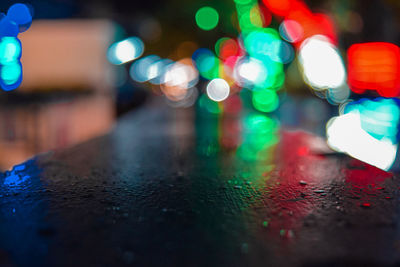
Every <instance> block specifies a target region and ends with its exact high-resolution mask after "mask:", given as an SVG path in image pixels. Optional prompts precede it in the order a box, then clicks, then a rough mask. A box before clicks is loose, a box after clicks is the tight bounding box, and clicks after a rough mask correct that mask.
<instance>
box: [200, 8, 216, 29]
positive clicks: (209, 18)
mask: <svg viewBox="0 0 400 267" xmlns="http://www.w3.org/2000/svg"><path fill="white" fill-rule="evenodd" d="M218 21H219V15H218V12H217V11H216V10H215V9H214V8H212V7H208V6H205V7H202V8H200V9H199V10H198V11H197V12H196V23H197V26H199V28H200V29H202V30H205V31H209V30H212V29H214V28H215V27H216V26H217V25H218Z"/></svg>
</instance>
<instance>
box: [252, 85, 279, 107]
mask: <svg viewBox="0 0 400 267" xmlns="http://www.w3.org/2000/svg"><path fill="white" fill-rule="evenodd" d="M252 101H253V106H254V108H255V109H257V110H258V111H262V112H272V111H274V110H276V109H277V108H278V107H279V98H278V95H277V94H276V92H275V91H273V90H260V91H254V92H253V97H252Z"/></svg>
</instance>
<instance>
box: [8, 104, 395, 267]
mask: <svg viewBox="0 0 400 267" xmlns="http://www.w3.org/2000/svg"><path fill="white" fill-rule="evenodd" d="M398 189H399V179H398V178H397V176H396V175H393V174H391V173H388V172H384V171H381V170H379V169H377V168H375V167H371V166H369V165H367V164H364V163H361V162H359V161H357V160H355V159H351V158H349V157H347V156H343V155H340V154H336V153H333V152H331V151H330V150H329V149H328V148H327V147H326V145H325V142H324V140H323V139H322V138H320V137H317V136H315V135H312V134H310V133H306V132H303V131H293V130H290V129H286V128H285V127H279V126H278V125H277V124H276V122H275V121H274V120H273V119H270V118H267V117H264V116H260V115H257V114H255V115H254V114H246V115H245V116H242V117H240V118H239V117H235V116H230V117H229V116H228V117H215V116H207V115H199V112H196V111H195V110H193V111H192V110H175V109H170V108H167V107H157V108H154V107H152V106H151V105H150V106H148V107H145V108H142V109H141V110H139V111H136V112H133V113H128V114H126V115H125V116H124V117H122V118H121V119H120V121H119V123H118V124H117V125H116V127H115V128H114V129H113V130H112V131H111V133H110V134H107V135H105V136H103V137H99V138H95V139H92V140H90V141H88V142H85V143H83V144H81V145H78V146H74V147H72V148H68V149H65V150H61V151H56V152H49V153H45V154H41V155H38V156H37V157H35V158H33V159H32V160H29V161H27V162H25V163H23V164H20V165H17V166H15V167H14V168H13V170H12V171H8V172H7V173H4V174H2V176H1V177H0V236H1V238H0V265H2V266H3V265H4V266H46V265H48V266H123V265H134V266H394V265H398V264H400V231H399V230H400V225H399V208H398V207H399V195H398Z"/></svg>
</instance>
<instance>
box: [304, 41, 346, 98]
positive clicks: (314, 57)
mask: <svg viewBox="0 0 400 267" xmlns="http://www.w3.org/2000/svg"><path fill="white" fill-rule="evenodd" d="M299 61H300V64H301V67H302V70H303V76H304V80H305V81H306V82H307V83H308V84H309V85H310V86H311V87H312V88H313V89H315V90H322V89H328V88H337V87H340V86H341V85H343V83H345V81H346V70H345V68H344V64H343V61H342V58H341V57H340V55H339V52H338V51H337V49H336V47H335V46H334V45H333V44H332V43H330V42H329V40H328V39H327V38H326V37H324V36H321V35H316V36H313V37H310V38H309V39H307V40H305V41H304V42H303V44H302V45H301V47H300V53H299Z"/></svg>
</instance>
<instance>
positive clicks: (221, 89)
mask: <svg viewBox="0 0 400 267" xmlns="http://www.w3.org/2000/svg"><path fill="white" fill-rule="evenodd" d="M206 90H207V95H208V97H209V98H210V99H211V100H214V101H216V102H220V101H223V100H225V99H227V98H228V96H229V92H230V86H229V84H228V83H227V82H226V81H225V80H224V79H220V78H217V79H213V80H211V81H210V82H209V83H208V85H207V89H206Z"/></svg>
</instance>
